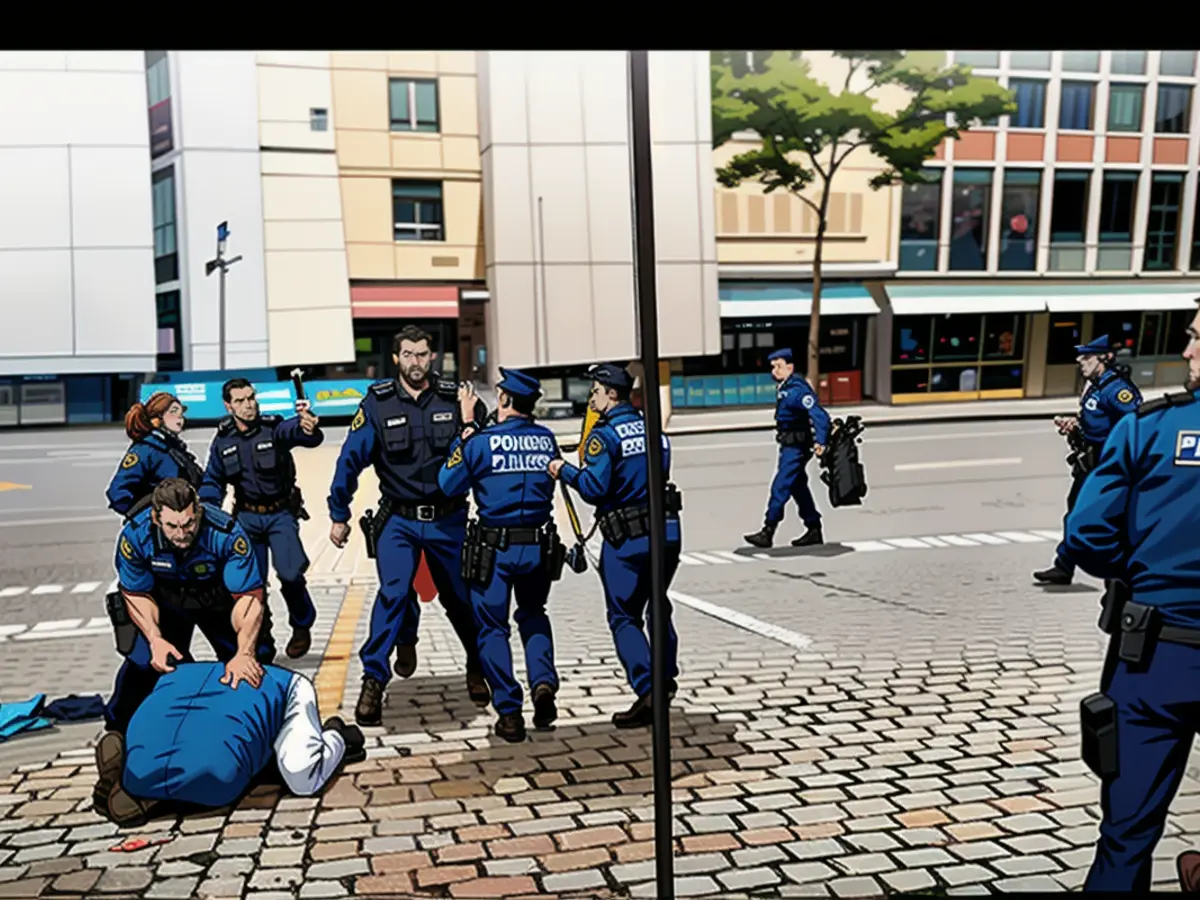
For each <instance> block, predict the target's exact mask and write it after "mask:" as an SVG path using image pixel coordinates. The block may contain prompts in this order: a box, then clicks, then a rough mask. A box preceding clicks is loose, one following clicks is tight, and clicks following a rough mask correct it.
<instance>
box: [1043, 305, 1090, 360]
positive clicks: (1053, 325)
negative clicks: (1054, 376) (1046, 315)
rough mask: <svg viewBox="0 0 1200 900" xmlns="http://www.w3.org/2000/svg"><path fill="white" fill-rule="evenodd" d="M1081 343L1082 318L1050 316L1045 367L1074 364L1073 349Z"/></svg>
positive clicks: (1069, 315)
mask: <svg viewBox="0 0 1200 900" xmlns="http://www.w3.org/2000/svg"><path fill="white" fill-rule="evenodd" d="M1082 343H1083V317H1082V316H1078V315H1072V314H1067V315H1062V314H1055V315H1051V316H1050V333H1049V335H1048V336H1047V341H1046V365H1048V366H1065V365H1072V364H1074V362H1075V357H1076V355H1077V354H1076V353H1075V348H1076V347H1077V346H1079V345H1080V344H1082Z"/></svg>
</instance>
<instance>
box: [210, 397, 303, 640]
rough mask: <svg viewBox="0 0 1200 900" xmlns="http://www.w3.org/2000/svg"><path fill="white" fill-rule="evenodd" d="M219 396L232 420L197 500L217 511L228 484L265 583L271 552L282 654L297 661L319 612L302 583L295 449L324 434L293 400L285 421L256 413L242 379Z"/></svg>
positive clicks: (216, 445)
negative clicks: (282, 614) (280, 608)
mask: <svg viewBox="0 0 1200 900" xmlns="http://www.w3.org/2000/svg"><path fill="white" fill-rule="evenodd" d="M221 396H222V398H223V399H224V400H225V411H226V412H228V413H229V415H228V416H227V417H226V418H224V419H223V420H222V421H221V424H220V425H219V426H218V427H217V435H216V437H215V438H213V441H212V443H211V444H210V445H209V449H208V467H207V469H206V470H205V473H204V484H203V485H202V486H201V488H200V500H201V501H202V502H204V503H211V504H212V505H213V506H220V505H221V504H222V502H223V501H224V499H225V491H226V489H227V487H228V486H229V485H231V484H232V485H233V490H234V502H235V504H236V505H235V507H234V514H235V515H236V516H237V519H238V522H239V523H240V524H241V526H242V527H243V528H245V529H246V534H248V535H249V536H250V543H251V544H252V545H253V547H254V556H255V559H257V560H258V566H259V568H260V569H261V570H262V573H263V581H264V583H265V582H266V579H267V572H268V569H267V551H268V550H270V555H271V558H272V560H273V561H274V563H275V571H276V572H277V573H278V574H279V583H280V587H281V589H282V593H283V600H284V602H285V603H286V604H287V608H288V619H289V624H290V625H291V627H292V636H291V639H290V640H289V641H288V644H287V647H286V648H285V650H286V653H287V655H288V656H289V657H291V658H292V659H299V658H300V657H302V656H304V654H306V653H307V652H308V650H309V647H310V646H311V644H312V631H311V629H312V625H313V622H314V621H315V619H316V617H317V610H316V608H315V607H314V606H313V602H312V597H310V596H309V593H308V587H307V584H306V583H305V580H304V573H305V571H306V570H307V569H308V556H307V554H305V552H304V545H303V544H302V543H301V542H300V519H307V518H308V513H307V512H306V511H305V509H304V499H303V497H302V496H301V494H300V488H299V487H298V486H297V485H296V463H295V460H293V459H292V450H293V449H294V448H296V447H319V446H321V442H322V441H324V440H325V434H324V432H322V431H321V428H320V426H319V424H318V419H317V417H316V416H315V415H313V414H312V412H311V411H310V406H309V403H308V401H307V400H298V401H296V413H297V414H296V415H295V416H293V417H291V418H289V419H284V418H283V417H282V416H276V415H265V416H264V415H261V414H260V413H259V409H258V398H257V397H256V396H255V391H254V387H253V386H252V385H251V384H250V382H249V381H247V380H246V379H245V378H233V379H231V380H229V381H227V382H225V384H224V386H223V387H222V388H221Z"/></svg>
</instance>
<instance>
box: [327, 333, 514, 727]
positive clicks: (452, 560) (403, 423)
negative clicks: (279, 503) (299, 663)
mask: <svg viewBox="0 0 1200 900" xmlns="http://www.w3.org/2000/svg"><path fill="white" fill-rule="evenodd" d="M432 343H433V339H432V337H431V336H430V335H429V334H428V333H426V332H425V331H423V330H421V329H420V328H418V327H416V326H415V325H407V326H405V327H404V328H403V329H402V330H401V331H400V332H399V333H398V334H397V335H396V348H395V353H394V354H393V356H392V359H393V360H394V361H395V362H396V364H397V365H398V366H399V374H398V376H397V377H396V378H395V379H394V380H390V381H382V382H379V383H378V384H374V385H372V386H371V388H370V390H369V391H368V392H367V396H366V397H364V398H363V402H362V404H361V405H360V406H359V408H358V412H357V413H355V415H354V420H353V421H352V422H351V423H350V431H349V433H348V434H347V435H346V441H345V443H344V444H342V451H341V454H340V455H339V456H338V461H337V467H336V469H335V470H334V475H333V484H332V486H331V487H330V490H329V516H330V519H331V520H332V523H333V524H332V526H331V528H330V532H329V539H330V540H331V541H332V542H333V544H334V545H335V546H337V547H344V546H345V545H346V541H347V539H348V538H349V535H350V524H349V523H350V503H351V501H352V500H353V499H354V492H355V490H356V489H357V488H358V476H359V473H361V472H362V471H363V469H365V468H366V467H367V466H374V467H375V474H376V475H377V476H378V477H379V487H380V490H381V492H382V494H383V496H382V498H381V499H380V502H379V508H378V509H377V510H376V511H375V514H374V525H373V529H374V530H373V534H370V535H367V536H366V537H367V540H368V548H371V547H374V548H375V549H374V553H375V555H376V567H377V569H378V571H379V593H378V594H376V596H375V605H374V608H373V609H372V610H371V630H370V633H369V635H368V637H367V641H366V643H365V644H364V645H363V647H362V650H361V651H360V653H359V656H360V657H361V659H362V663H363V684H362V690H361V692H360V693H359V697H358V705H357V707H356V709H355V717H356V720H357V722H358V724H359V725H379V724H381V723H382V721H383V691H384V688H385V687H386V686H387V683H388V681H390V680H391V673H390V671H389V667H388V657H389V655H390V654H391V652H392V650H393V648H395V650H396V674H397V675H399V676H400V677H401V678H408V677H409V676H410V675H412V673H413V672H414V671H415V670H416V668H417V648H416V645H417V629H418V626H419V624H420V615H421V611H420V603H419V602H418V600H417V596H416V593H415V592H414V591H413V579H414V578H415V576H416V574H417V567H418V565H419V563H420V559H421V553H422V552H424V554H425V561H426V562H427V563H428V564H429V572H430V574H431V575H432V576H433V581H434V584H435V585H436V586H437V591H438V600H439V601H441V604H442V606H443V607H444V608H445V610H446V615H447V617H448V618H449V619H450V624H451V625H452V626H453V627H454V631H455V633H456V634H457V635H458V639H459V641H461V642H462V646H463V649H464V650H465V651H466V654H467V692H468V694H469V695H470V697H471V700H472V701H473V702H474V703H475V704H476V705H477V706H481V707H482V706H487V704H488V702H489V701H490V700H491V693H490V691H489V690H488V686H487V682H486V680H485V679H484V677H483V669H482V668H481V667H480V663H479V646H478V634H479V628H478V625H477V624H476V623H475V617H474V616H473V615H472V613H471V606H470V603H469V601H468V599H467V589H466V586H465V585H464V583H463V578H462V565H461V554H462V545H463V536H464V534H465V532H466V526H467V506H466V501H465V499H464V498H461V497H453V498H451V497H447V496H446V495H445V494H444V493H443V492H442V489H441V488H440V487H439V486H438V473H439V471H440V470H441V468H442V464H443V463H444V462H445V461H446V459H447V458H448V457H449V456H450V445H451V444H452V443H453V441H454V438H455V437H456V436H457V435H458V433H459V431H460V429H461V428H462V424H463V422H465V421H472V420H474V421H476V422H479V423H482V422H483V420H484V418H485V417H486V415H487V409H486V408H485V407H484V405H483V403H482V402H480V401H479V399H478V398H477V397H475V396H474V394H470V396H469V397H464V396H460V394H462V393H463V392H462V391H461V390H460V388H459V386H458V385H456V384H454V383H453V382H446V381H445V380H443V379H438V380H437V381H436V382H434V381H432V380H431V378H430V367H431V365H432V363H433V359H434V357H435V355H436V354H434V353H433V351H432V349H431V348H432Z"/></svg>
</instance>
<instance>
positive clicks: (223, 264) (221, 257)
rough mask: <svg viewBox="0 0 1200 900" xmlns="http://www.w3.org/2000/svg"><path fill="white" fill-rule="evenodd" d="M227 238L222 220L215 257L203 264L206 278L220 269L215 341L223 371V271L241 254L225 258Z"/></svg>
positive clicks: (219, 226) (227, 224)
mask: <svg viewBox="0 0 1200 900" xmlns="http://www.w3.org/2000/svg"><path fill="white" fill-rule="evenodd" d="M228 240H229V223H228V222H222V223H221V224H220V225H218V226H217V257H216V259H210V260H209V261H208V262H206V263H205V264H204V275H205V277H206V278H207V277H208V276H209V275H211V274H212V273H213V272H214V271H216V270H217V269H220V270H221V277H220V288H219V292H220V295H219V299H218V300H217V341H218V346H219V347H220V353H221V366H220V368H221V371H225V273H226V272H227V271H228V270H229V267H230V266H232V265H233V264H234V263H235V262H240V261H241V258H242V257H241V255H240V254H239V255H238V256H235V257H233V258H232V259H226V258H225V242H226V241H228Z"/></svg>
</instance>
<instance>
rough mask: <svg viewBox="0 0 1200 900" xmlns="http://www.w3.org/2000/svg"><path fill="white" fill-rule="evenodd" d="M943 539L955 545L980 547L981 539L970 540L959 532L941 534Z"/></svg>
mask: <svg viewBox="0 0 1200 900" xmlns="http://www.w3.org/2000/svg"><path fill="white" fill-rule="evenodd" d="M939 537H941V539H942V540H943V541H945V542H946V543H947V544H950V545H951V546H954V547H978V546H979V541H968V540H967V539H966V538H965V537H959V536H958V535H957V534H943V535H939Z"/></svg>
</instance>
